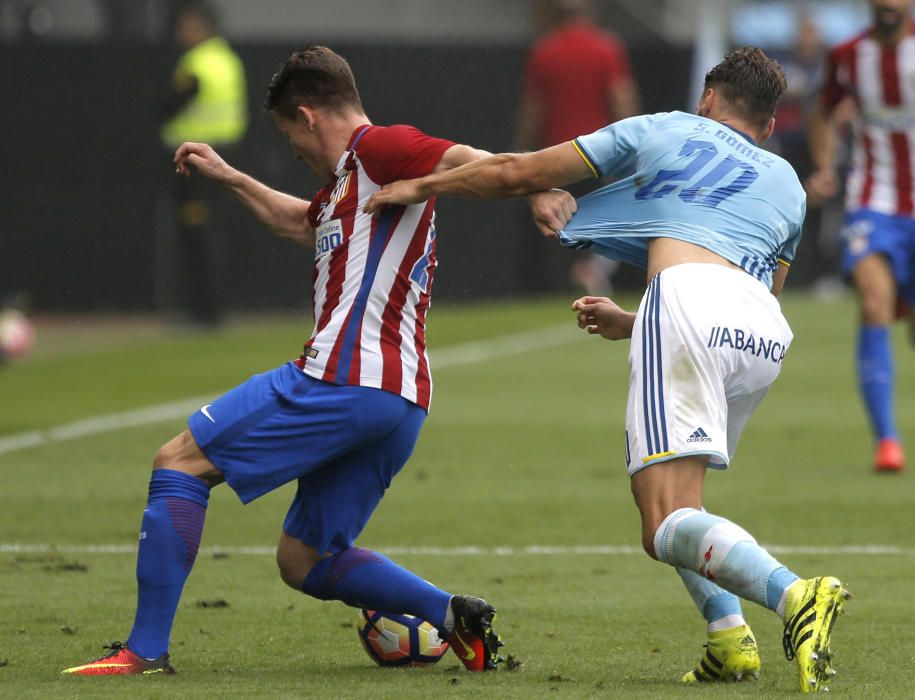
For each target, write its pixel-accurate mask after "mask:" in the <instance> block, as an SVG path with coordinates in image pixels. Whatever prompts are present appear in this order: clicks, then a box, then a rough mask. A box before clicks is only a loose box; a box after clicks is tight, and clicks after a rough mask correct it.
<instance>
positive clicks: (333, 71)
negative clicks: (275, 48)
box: [264, 46, 363, 119]
mask: <svg viewBox="0 0 915 700" xmlns="http://www.w3.org/2000/svg"><path fill="white" fill-rule="evenodd" d="M300 106H305V107H308V108H310V109H323V110H327V111H331V112H336V111H346V110H352V111H357V112H360V113H361V112H362V111H363V109H362V100H360V99H359V91H358V90H357V89H356V79H355V78H354V77H353V71H352V69H351V68H350V67H349V64H348V63H347V62H346V59H344V58H343V57H342V56H340V55H339V54H337V53H334V52H333V51H331V50H330V49H329V48H327V47H326V46H309V47H308V48H307V49H303V50H302V51H296V52H295V53H294V54H292V55H291V56H290V57H289V58H287V59H286V60H285V61H283V63H282V64H281V65H280V67H279V70H277V72H276V73H274V75H273V78H272V79H271V81H270V85H269V87H268V88H267V99H266V101H265V102H264V109H266V110H267V111H268V112H273V113H274V114H275V115H277V116H278V117H282V118H284V119H295V118H296V115H297V112H298V108H299V107H300Z"/></svg>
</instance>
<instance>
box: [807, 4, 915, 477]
mask: <svg viewBox="0 0 915 700" xmlns="http://www.w3.org/2000/svg"><path fill="white" fill-rule="evenodd" d="M869 1H870V5H871V9H872V14H873V25H872V26H871V27H870V28H869V29H868V30H867V31H865V32H863V33H862V34H860V35H859V36H857V37H855V38H854V39H852V40H851V41H848V42H846V43H844V44H842V45H840V46H838V47H836V48H834V49H833V50H832V51H831V53H830V55H829V62H828V65H827V71H826V81H825V84H824V85H823V88H822V91H821V95H820V102H819V105H818V106H817V109H816V111H815V113H814V115H813V118H812V120H811V132H810V147H811V155H812V158H813V162H814V166H815V168H816V170H815V171H814V173H813V174H812V175H811V176H810V178H809V180H808V182H807V189H808V194H809V195H810V199H811V201H812V202H816V201H818V200H819V201H822V200H824V199H827V198H829V197H832V196H834V195H835V194H836V193H837V192H838V191H839V181H838V175H837V174H836V168H835V158H836V143H837V136H836V129H835V126H834V124H833V121H832V117H833V116H834V114H835V112H836V108H837V106H838V105H839V104H840V103H841V102H843V101H844V100H846V99H849V98H850V99H852V100H853V101H854V103H855V106H856V108H857V117H856V119H855V122H854V145H853V152H852V162H851V169H850V172H849V174H848V181H847V187H846V220H845V227H844V229H843V232H842V238H843V248H844V251H843V260H842V266H843V271H844V272H845V274H848V275H850V276H851V279H852V280H853V282H854V284H855V287H856V288H857V290H858V298H859V305H860V319H859V323H860V327H859V331H858V342H857V374H858V384H859V387H860V390H861V394H862V398H863V400H864V405H865V408H866V410H867V413H868V415H869V417H870V421H871V425H872V427H873V431H874V436H875V440H876V448H875V455H874V469H875V470H877V471H878V472H898V471H900V470H901V469H902V468H903V467H904V466H905V455H904V453H903V449H902V443H901V441H900V437H899V433H898V431H897V428H896V421H895V415H894V408H893V389H894V377H893V374H894V373H893V357H892V352H891V347H890V334H889V328H890V325H891V324H892V322H893V321H894V320H895V319H896V318H898V316H899V315H900V313H901V312H902V309H908V312H907V313H908V315H909V318H910V321H911V320H915V316H913V315H912V314H913V312H912V309H913V308H915V307H913V304H915V27H913V22H912V19H911V17H910V12H911V10H912V5H913V0H869ZM912 327H913V329H915V325H913V326H912ZM913 341H915V335H913Z"/></svg>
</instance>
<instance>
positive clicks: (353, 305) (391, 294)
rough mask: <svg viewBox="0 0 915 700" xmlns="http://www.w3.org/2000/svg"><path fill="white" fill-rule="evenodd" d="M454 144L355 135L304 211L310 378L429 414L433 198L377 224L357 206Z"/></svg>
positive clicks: (386, 134) (389, 212)
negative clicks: (369, 391) (309, 237)
mask: <svg viewBox="0 0 915 700" xmlns="http://www.w3.org/2000/svg"><path fill="white" fill-rule="evenodd" d="M453 145H454V143H453V142H451V141H446V140H443V139H436V138H432V137H430V136H427V135H425V134H423V133H422V132H421V131H419V130H417V129H414V128H413V127H410V126H400V125H398V126H389V127H381V126H369V125H365V126H362V127H360V128H358V129H356V131H354V132H353V135H352V137H350V142H349V144H348V145H347V148H346V151H345V152H344V153H343V155H342V156H341V157H340V161H339V163H338V164H337V168H336V171H335V174H334V179H333V181H332V182H330V183H329V184H328V185H327V186H326V187H324V188H323V189H322V190H320V191H319V192H318V193H317V195H315V198H314V199H313V200H312V202H311V206H310V207H309V210H308V219H309V221H310V223H311V225H312V226H313V227H314V229H315V232H316V240H315V266H314V275H313V281H312V284H313V298H314V317H315V327H314V331H313V332H312V335H311V338H310V339H309V340H308V342H307V343H305V349H304V353H303V355H302V357H301V358H299V360H298V363H297V364H298V365H299V367H301V368H302V370H303V371H304V372H305V373H306V374H308V375H310V376H312V377H315V378H317V379H321V380H324V381H327V382H333V383H335V384H352V385H359V386H369V387H375V388H378V389H383V390H386V391H390V392H392V393H395V394H399V395H401V396H403V397H404V398H405V399H407V400H409V401H412V402H413V403H415V404H417V405H419V406H421V407H423V408H426V409H428V407H429V400H430V397H431V393H432V381H431V377H430V373H429V358H428V355H427V354H426V312H427V311H428V309H429V295H430V292H431V289H432V278H433V276H434V272H435V266H436V256H435V225H434V213H433V207H434V206H435V199H434V198H432V199H429V200H428V201H426V202H423V203H421V204H413V205H410V206H406V207H403V206H398V207H389V208H387V209H385V210H384V211H383V212H382V213H381V214H380V215H379V216H378V217H374V218H373V217H372V216H371V215H370V214H367V213H366V212H365V211H363V205H364V204H365V202H366V200H367V199H368V198H369V197H370V196H371V195H372V193H373V192H376V191H377V190H379V189H380V188H381V186H382V185H385V184H387V183H389V182H394V181H395V180H404V179H411V178H415V177H421V176H423V175H428V174H429V173H431V172H432V170H433V169H434V168H435V166H436V165H437V164H438V162H439V160H441V157H442V155H443V154H444V153H445V151H447V150H448V149H449V148H450V147H451V146H453Z"/></svg>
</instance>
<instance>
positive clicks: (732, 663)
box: [682, 625, 760, 683]
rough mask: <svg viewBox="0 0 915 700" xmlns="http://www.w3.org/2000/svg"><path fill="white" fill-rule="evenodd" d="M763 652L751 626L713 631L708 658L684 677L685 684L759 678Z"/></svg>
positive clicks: (709, 636) (706, 650)
mask: <svg viewBox="0 0 915 700" xmlns="http://www.w3.org/2000/svg"><path fill="white" fill-rule="evenodd" d="M759 666H760V663H759V649H757V648H756V638H755V637H754V636H753V630H751V629H750V627H749V626H748V625H740V626H739V627H732V628H731V629H727V630H721V631H719V632H709V635H708V644H706V645H705V656H703V657H702V658H701V659H699V663H698V664H696V668H694V669H693V670H692V671H690V672H689V673H687V674H685V675H684V676H683V678H682V680H683V682H684V683H704V682H710V681H746V680H750V679H753V680H756V679H758V678H759Z"/></svg>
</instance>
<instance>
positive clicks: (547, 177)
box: [365, 142, 592, 214]
mask: <svg viewBox="0 0 915 700" xmlns="http://www.w3.org/2000/svg"><path fill="white" fill-rule="evenodd" d="M591 176H592V173H591V169H590V168H589V166H588V165H587V163H585V161H584V160H582V158H581V156H580V155H579V154H578V151H576V150H575V147H574V146H572V144H571V142H569V143H563V144H559V145H558V146H552V147H551V148H545V149H543V150H542V151H535V152H533V153H500V154H497V155H493V156H489V157H488V158H483V159H481V160H475V161H473V162H471V163H467V164H466V165H462V166H461V167H459V168H454V169H452V170H446V171H442V172H438V173H432V174H431V175H427V176H426V177H421V178H417V179H415V180H402V181H400V182H393V183H391V184H389V185H385V186H384V187H383V188H382V189H381V190H379V191H378V192H376V193H375V194H373V195H372V197H371V198H370V199H369V201H368V202H367V203H366V205H365V210H366V211H367V212H370V213H373V214H374V213H377V212H378V211H380V210H381V209H383V208H384V207H386V206H390V205H395V204H416V203H418V202H424V201H426V200H427V199H429V197H433V196H436V195H454V196H458V197H477V198H484V199H493V198H501V197H517V196H520V195H526V194H530V193H532V192H540V191H543V190H549V189H552V188H554V187H562V186H563V185H568V184H570V183H572V182H578V181H579V180H584V179H587V178H590V177H591Z"/></svg>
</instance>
